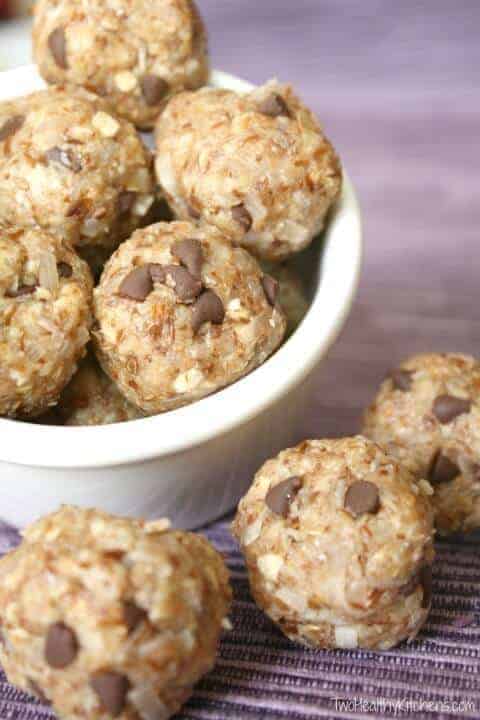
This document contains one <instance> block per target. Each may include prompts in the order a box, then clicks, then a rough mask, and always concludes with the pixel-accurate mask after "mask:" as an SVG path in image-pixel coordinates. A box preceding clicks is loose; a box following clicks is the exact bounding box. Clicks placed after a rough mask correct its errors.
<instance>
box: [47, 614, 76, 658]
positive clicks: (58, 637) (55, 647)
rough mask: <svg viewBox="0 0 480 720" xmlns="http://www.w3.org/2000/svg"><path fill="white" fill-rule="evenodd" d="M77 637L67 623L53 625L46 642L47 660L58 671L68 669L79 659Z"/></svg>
mask: <svg viewBox="0 0 480 720" xmlns="http://www.w3.org/2000/svg"><path fill="white" fill-rule="evenodd" d="M77 653H78V642H77V636H76V635H75V633H74V632H73V630H72V629H71V628H69V627H68V625H65V623H61V622H59V623H55V624H54V625H51V626H50V628H49V630H48V633H47V639H46V641H45V660H46V661H47V663H48V664H49V665H50V667H52V668H55V669H56V670H61V669H62V668H66V667H68V665H71V664H72V662H73V661H74V660H75V658H76V657H77Z"/></svg>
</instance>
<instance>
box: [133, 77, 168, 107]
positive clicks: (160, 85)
mask: <svg viewBox="0 0 480 720" xmlns="http://www.w3.org/2000/svg"><path fill="white" fill-rule="evenodd" d="M140 85H141V88H142V93H143V97H144V98H145V102H146V103H147V105H158V103H159V102H161V101H162V100H163V98H164V97H165V95H166V94H167V93H168V90H169V87H168V83H167V82H166V81H165V80H164V79H163V78H161V77H158V75H144V76H143V78H142V79H141V82H140Z"/></svg>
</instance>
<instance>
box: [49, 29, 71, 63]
mask: <svg viewBox="0 0 480 720" xmlns="http://www.w3.org/2000/svg"><path fill="white" fill-rule="evenodd" d="M48 47H49V48H50V52H51V53H52V55H53V59H54V60H55V62H56V64H57V65H58V67H59V68H62V70H68V60H67V40H66V38H65V30H64V29H63V28H61V27H59V28H57V29H56V30H54V31H53V32H51V33H50V35H49V36H48Z"/></svg>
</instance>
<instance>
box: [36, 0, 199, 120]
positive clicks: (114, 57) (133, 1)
mask: <svg viewBox="0 0 480 720" xmlns="http://www.w3.org/2000/svg"><path fill="white" fill-rule="evenodd" d="M33 48H34V56H35V60H36V62H37V64H38V66H39V70H40V73H41V75H42V76H43V77H44V79H45V80H46V81H47V82H49V83H70V84H72V85H76V86H81V87H85V88H87V89H88V90H91V91H92V92H95V93H97V94H98V95H101V96H102V97H103V98H104V99H105V102H106V103H108V105H109V107H110V108H111V110H112V111H113V112H115V113H116V114H119V115H121V116H123V117H125V118H126V119H127V120H130V122H133V123H135V125H137V126H138V127H141V128H144V129H147V128H150V127H152V126H153V123H154V122H155V119H156V118H157V116H158V115H159V113H160V112H161V111H162V109H163V108H164V106H165V104H166V103H167V102H168V100H169V98H170V97H172V95H174V94H175V93H178V92H179V91H181V90H186V89H191V90H193V89H196V88H199V87H201V86H202V85H205V83H206V82H207V80H208V75H209V62H208V53H207V36H206V31H205V27H204V25H203V22H202V19H201V17H200V14H199V12H198V10H197V7H196V5H195V4H194V3H193V2H192V0H110V1H109V2H105V1H104V0H88V1H87V2H84V1H82V0H39V2H37V3H36V6H35V21H34V28H33Z"/></svg>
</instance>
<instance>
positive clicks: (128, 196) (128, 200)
mask: <svg viewBox="0 0 480 720" xmlns="http://www.w3.org/2000/svg"><path fill="white" fill-rule="evenodd" d="M136 199H137V193H136V192H134V191H133V190H124V191H123V192H121V193H120V194H119V196H118V200H117V210H118V213H119V215H126V214H127V213H129V212H130V210H131V209H132V208H133V206H134V205H135V200H136Z"/></svg>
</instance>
